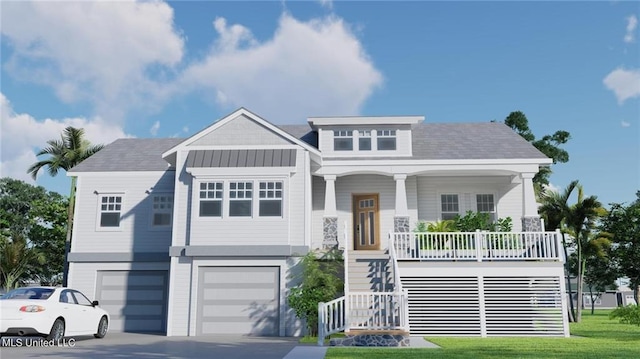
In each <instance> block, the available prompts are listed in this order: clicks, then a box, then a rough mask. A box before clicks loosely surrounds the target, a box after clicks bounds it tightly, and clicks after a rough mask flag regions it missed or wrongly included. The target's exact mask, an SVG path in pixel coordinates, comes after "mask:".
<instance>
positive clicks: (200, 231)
mask: <svg viewBox="0 0 640 359" xmlns="http://www.w3.org/2000/svg"><path fill="white" fill-rule="evenodd" d="M304 161H305V159H304V151H303V150H297V151H296V164H297V165H296V172H295V173H293V174H290V172H289V171H283V172H282V173H281V174H278V175H275V177H274V175H273V174H265V175H261V174H260V169H261V168H256V169H255V173H253V174H251V175H250V176H249V175H237V176H234V175H233V169H230V170H229V174H228V175H225V176H213V177H207V178H206V179H201V178H195V179H194V178H190V177H191V175H189V174H185V175H186V176H185V179H186V180H187V181H188V182H187V183H188V184H189V185H190V186H191V187H192V188H193V189H194V191H196V193H188V192H187V191H185V188H184V187H186V186H185V184H184V183H178V185H179V186H182V187H183V188H181V189H180V198H179V199H178V200H179V201H180V204H179V205H178V204H176V208H179V210H180V212H178V214H179V215H180V216H184V217H182V218H181V219H176V221H181V222H182V221H189V220H190V223H189V225H188V227H185V228H184V229H185V230H187V231H188V234H187V237H188V238H189V244H190V245H282V244H291V245H304V228H305V225H306V224H305V218H304V206H305V177H306V176H308V174H306V173H305V167H304ZM267 173H268V172H267ZM219 179H220V180H227V181H245V180H246V181H253V183H254V187H253V199H252V201H253V203H252V204H253V206H254V208H255V207H256V206H257V204H258V201H259V198H258V182H260V181H262V180H268V181H270V180H273V181H282V182H283V188H284V194H283V208H282V210H283V216H282V217H259V216H258V215H257V212H256V211H255V210H254V211H253V217H229V216H228V206H227V205H226V204H227V203H228V202H223V216H222V218H220V217H200V216H199V200H198V199H197V196H198V193H197V191H198V186H199V183H200V181H201V180H204V181H218V180H219ZM228 193H229V191H228V188H225V190H224V194H223V196H224V197H225V199H226V200H228ZM189 200H190V203H189V202H188V201H189ZM189 206H190V207H191V210H190V211H184V210H185V209H187V208H189ZM182 211H184V213H183V212H182ZM176 229H177V230H178V231H179V232H176V233H177V234H178V235H180V234H181V233H182V230H183V229H182V227H177V226H176ZM181 245H183V244H181Z"/></svg>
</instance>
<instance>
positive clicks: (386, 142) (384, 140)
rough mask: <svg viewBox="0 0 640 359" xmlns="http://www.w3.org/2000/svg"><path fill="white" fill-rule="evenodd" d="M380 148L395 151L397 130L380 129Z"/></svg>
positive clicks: (378, 132)
mask: <svg viewBox="0 0 640 359" xmlns="http://www.w3.org/2000/svg"><path fill="white" fill-rule="evenodd" d="M377 134H378V150H380V151H393V150H395V149H396V130H378V131H377Z"/></svg>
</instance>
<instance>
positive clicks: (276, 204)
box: [258, 181, 282, 217]
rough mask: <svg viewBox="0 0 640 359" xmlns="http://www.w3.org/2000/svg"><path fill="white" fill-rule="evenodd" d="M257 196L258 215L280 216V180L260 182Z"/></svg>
mask: <svg viewBox="0 0 640 359" xmlns="http://www.w3.org/2000/svg"><path fill="white" fill-rule="evenodd" d="M258 197H259V205H258V216H260V217H282V182H280V181H269V182H260V184H259V196H258Z"/></svg>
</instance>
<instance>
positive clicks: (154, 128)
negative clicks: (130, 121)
mask: <svg viewBox="0 0 640 359" xmlns="http://www.w3.org/2000/svg"><path fill="white" fill-rule="evenodd" d="M159 129H160V121H156V122H154V124H153V126H151V128H150V129H149V133H151V136H157V135H158V130H159Z"/></svg>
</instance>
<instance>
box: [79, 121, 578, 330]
mask: <svg viewBox="0 0 640 359" xmlns="http://www.w3.org/2000/svg"><path fill="white" fill-rule="evenodd" d="M550 163H551V160H550V159H548V158H547V157H546V156H544V155H543V154H542V153H540V152H539V151H538V150H537V149H535V148H534V147H533V146H532V145H531V144H529V143H528V142H526V141H525V140H524V139H522V138H521V137H520V136H518V135H517V134H515V133H514V132H513V131H512V130H511V129H510V128H508V127H507V126H505V125H504V124H501V123H464V124H462V123H459V124H458V123H455V124H454V123H452V124H432V123H424V118H423V117H421V116H384V117H322V118H320V117H315V118H309V119H308V124H307V125H292V126H276V125H274V124H272V123H270V122H268V121H267V120H265V119H263V118H261V117H259V116H257V115H256V114H254V113H252V112H250V111H248V110H246V109H239V110H237V111H235V112H233V113H232V114H230V115H228V116H226V117H224V118H222V119H220V120H219V121H217V122H215V123H214V124H212V125H211V126H209V127H207V128H205V129H203V130H202V131H200V132H198V133H197V134H195V135H193V136H192V137H190V138H187V139H176V138H169V139H120V140H117V141H115V142H113V143H111V144H109V145H108V146H106V147H105V148H104V149H103V150H102V151H100V152H98V153H97V154H96V155H94V156H92V157H91V158H89V159H88V160H86V161H84V162H83V163H81V164H80V165H78V166H77V167H75V168H74V169H72V170H71V171H70V172H69V175H71V176H77V177H78V182H77V200H76V211H75V219H74V231H73V238H72V246H71V250H70V253H69V256H68V260H69V271H70V274H69V285H70V286H72V287H74V288H77V289H79V290H82V291H84V292H86V293H89V294H94V295H95V298H96V299H97V300H99V301H100V303H101V305H102V306H104V307H105V309H106V310H108V311H109V312H110V314H111V318H112V323H111V329H112V330H125V331H155V332H162V333H166V334H167V335H170V336H178V335H203V334H215V333H235V334H254V335H276V336H291V335H298V334H300V330H301V326H300V323H299V321H298V320H297V319H296V318H295V315H294V314H293V311H292V310H291V309H290V308H289V307H288V305H287V294H288V292H289V290H290V288H292V287H293V286H295V285H296V284H297V283H296V282H295V275H296V274H297V273H300V271H301V268H300V265H299V262H300V259H301V256H303V255H304V254H306V253H308V252H309V251H311V250H316V249H326V248H330V247H334V246H338V247H339V248H346V251H345V255H346V257H348V258H350V259H348V261H349V262H348V263H346V264H347V268H351V272H349V273H348V274H346V279H347V280H346V282H347V285H346V287H345V291H346V292H347V296H348V295H349V293H350V292H351V291H353V292H390V291H396V292H398V291H400V290H402V291H404V292H405V293H408V294H407V295H408V303H409V304H408V309H409V310H408V327H409V330H410V331H411V332H414V333H417V334H422V333H424V334H435V335H439V334H442V335H445V334H446V335H451V334H453V335H492V334H495V335H510V334H524V335H530V334H533V335H536V334H539V333H541V334H545V335H548V334H551V335H567V334H568V331H567V327H566V320H564V319H563V316H562V308H563V307H562V305H563V303H564V302H563V299H562V298H564V297H563V288H564V282H563V275H562V273H563V272H562V257H561V256H560V254H559V251H558V243H557V238H556V237H555V236H554V233H544V232H542V230H543V229H542V224H541V221H540V218H539V216H538V213H537V204H536V201H535V196H534V191H533V183H532V178H533V176H534V175H535V174H536V173H537V172H538V169H539V166H541V165H548V164H550ZM466 211H479V212H488V213H489V214H490V216H491V217H492V218H494V219H497V218H505V217H511V218H512V219H513V223H514V228H513V230H514V232H513V233H511V234H510V236H511V237H509V238H504V237H500V236H501V235H498V234H491V235H490V234H481V233H480V232H478V233H471V234H462V233H460V234H456V235H452V234H446V235H445V234H441V235H440V237H434V236H433V234H430V235H426V234H425V235H422V236H417V234H415V233H413V229H414V228H415V225H416V223H417V222H418V221H419V220H424V221H430V222H434V221H437V220H442V219H451V218H454V217H455V216H456V215H458V214H464V213H465V212H466ZM425 241H427V242H428V243H427V242H425ZM392 247H393V248H392ZM540 248H543V249H540ZM376 263H377V265H376ZM349 264H350V265H349ZM540 303H544V305H542V304H540ZM541 308H542V309H541ZM518 316H520V317H521V319H517V320H516V319H513V318H514V317H518ZM353 323H356V320H355V319H354V320H353ZM354 325H355V324H354ZM509 328H511V329H509ZM513 328H515V329H513ZM540 328H542V329H540ZM343 329H344V328H343ZM347 329H348V328H347ZM509 330H511V331H509Z"/></svg>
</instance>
